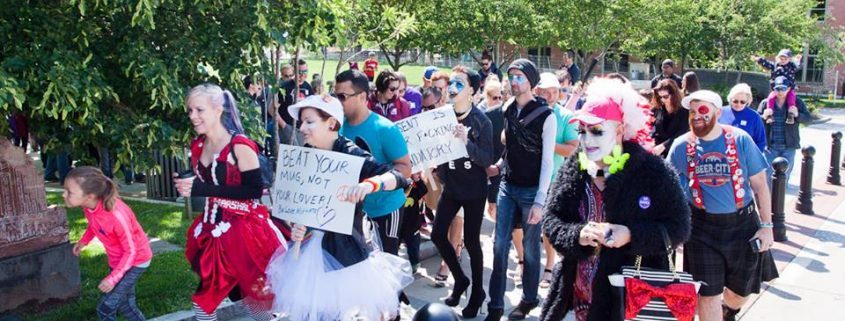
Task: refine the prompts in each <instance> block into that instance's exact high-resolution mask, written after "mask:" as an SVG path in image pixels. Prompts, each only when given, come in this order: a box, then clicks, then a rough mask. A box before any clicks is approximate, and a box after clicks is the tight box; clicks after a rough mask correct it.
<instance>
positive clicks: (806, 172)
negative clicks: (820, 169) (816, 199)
mask: <svg viewBox="0 0 845 321" xmlns="http://www.w3.org/2000/svg"><path fill="white" fill-rule="evenodd" d="M801 154H803V155H804V160H802V161H801V190H800V191H798V202H796V203H795V211H796V212H798V213H801V214H807V215H813V214H814V213H813V163H814V161H813V156H814V155H816V148H815V147H813V146H807V147H804V148H802V149H801Z"/></svg>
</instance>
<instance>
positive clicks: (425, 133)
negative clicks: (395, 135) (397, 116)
mask: <svg viewBox="0 0 845 321" xmlns="http://www.w3.org/2000/svg"><path fill="white" fill-rule="evenodd" d="M457 125H458V119H457V118H456V117H455V112H454V111H453V110H452V107H451V106H446V107H441V108H437V109H435V110H431V111H427V112H424V113H421V114H416V115H414V116H411V117H408V118H405V119H403V120H400V121H398V122H396V126H398V127H399V130H400V131H402V136H404V137H405V143H407V144H408V155H409V156H410V157H411V165H412V167H413V168H412V169H411V171H412V172H414V173H416V172H420V171H422V170H424V169H426V168H430V167H436V166H437V165H440V164H443V163H445V162H448V161H452V160H456V159H458V158H461V157H467V148H466V145H465V144H464V143H463V142H462V141H461V140H460V139H458V138H456V137H455V134H454V129H455V126H457Z"/></svg>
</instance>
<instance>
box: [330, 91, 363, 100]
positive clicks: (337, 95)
mask: <svg viewBox="0 0 845 321" xmlns="http://www.w3.org/2000/svg"><path fill="white" fill-rule="evenodd" d="M362 92H363V91H356V92H354V93H351V94H342V93H337V92H336V93H333V94H332V97H334V98H337V100H340V102H345V101H346V100H347V99H349V98H350V97H354V96H357V95H358V94H360V93H362Z"/></svg>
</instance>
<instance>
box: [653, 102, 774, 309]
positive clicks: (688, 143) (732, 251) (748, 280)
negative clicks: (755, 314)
mask: <svg viewBox="0 0 845 321" xmlns="http://www.w3.org/2000/svg"><path fill="white" fill-rule="evenodd" d="M681 105H683V107H684V108H686V109H689V115H690V119H689V122H690V130H691V131H690V132H688V133H686V134H684V135H682V136H680V137H678V138H677V139H675V143H674V144H672V148H671V149H670V150H669V159H670V161H671V164H672V166H674V167H675V169H676V170H677V171H678V172H679V174H680V175H679V176H680V177H679V178H680V182H681V186H683V187H685V188H684V189H685V194H686V198H687V201H688V202H689V206H690V208H691V209H692V235H691V236H690V239H689V241H688V242H687V243H686V244H685V245H684V268H685V269H686V270H687V271H689V272H690V273H691V274H692V275H693V277H694V278H695V279H696V280H698V281H703V284H702V286H701V289H700V291H699V301H698V315H699V318H700V320H702V321H717V320H734V318H735V316H736V314H737V313H739V309H740V308H741V307H742V306H743V304H745V302H746V300H747V297H748V295H750V294H751V293H759V292H760V284H761V282H763V281H769V280H772V279H774V278H776V277H777V269H776V267H775V266H774V261H773V259H772V254H771V252H769V249H770V248H771V247H772V244H773V243H774V238H773V234H772V227H773V224H772V209H771V196H770V194H769V188H768V185H767V182H766V168H767V167H768V164H767V162H766V159H765V157H763V154H762V153H761V152H760V150H759V149H758V148H757V145H756V144H754V140H753V139H751V136H749V135H748V134H747V133H745V131H743V130H740V129H737V128H735V127H732V126H727V125H721V124H719V123H718V122H717V121H718V119H719V117H720V116H721V113H722V110H721V106H722V98H721V97H719V95H718V94H716V93H714V92H712V91H709V90H699V91H696V92H693V93H692V94H690V95H689V96H687V97H685V98H684V100H683V101H682V102H681ZM752 193H753V194H752ZM755 199H756V202H755V201H754V200H755ZM755 203H756V204H755ZM723 293H724V295H722V294H723ZM720 306H721V308H720Z"/></svg>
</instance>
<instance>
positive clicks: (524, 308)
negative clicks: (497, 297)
mask: <svg viewBox="0 0 845 321" xmlns="http://www.w3.org/2000/svg"><path fill="white" fill-rule="evenodd" d="M536 307H537V303H536V302H535V303H526V302H525V301H519V304H518V305H517V306H516V307H515V308H513V311H511V314H509V315H508V320H525V318H526V317H528V314H529V313H531V310H534V308H536Z"/></svg>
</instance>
